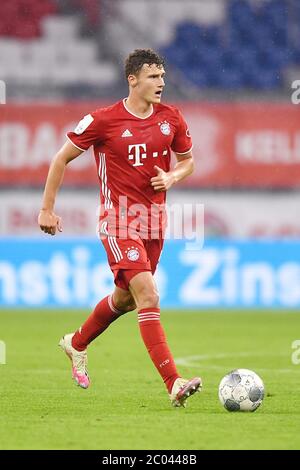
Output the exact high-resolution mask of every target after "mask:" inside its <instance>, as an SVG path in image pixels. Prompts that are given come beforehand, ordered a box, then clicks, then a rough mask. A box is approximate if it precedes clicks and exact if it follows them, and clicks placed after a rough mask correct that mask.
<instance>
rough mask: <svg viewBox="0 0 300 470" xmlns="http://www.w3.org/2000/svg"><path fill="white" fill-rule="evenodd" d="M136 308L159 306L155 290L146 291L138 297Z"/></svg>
mask: <svg viewBox="0 0 300 470" xmlns="http://www.w3.org/2000/svg"><path fill="white" fill-rule="evenodd" d="M138 303H139V305H138V308H139V310H140V309H143V308H159V295H158V292H157V291H155V290H152V291H146V292H144V293H143V295H141V296H140V298H139V302H138Z"/></svg>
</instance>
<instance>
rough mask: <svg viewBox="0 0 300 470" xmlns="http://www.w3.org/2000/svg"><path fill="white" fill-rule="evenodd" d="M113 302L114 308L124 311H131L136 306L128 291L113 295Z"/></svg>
mask: <svg viewBox="0 0 300 470" xmlns="http://www.w3.org/2000/svg"><path fill="white" fill-rule="evenodd" d="M114 303H115V306H116V308H117V309H118V310H119V311H120V312H124V313H127V312H131V311H132V310H134V309H135V308H136V306H135V303H134V300H133V298H132V296H131V294H129V293H128V294H127V293H126V294H123V295H122V296H116V297H114Z"/></svg>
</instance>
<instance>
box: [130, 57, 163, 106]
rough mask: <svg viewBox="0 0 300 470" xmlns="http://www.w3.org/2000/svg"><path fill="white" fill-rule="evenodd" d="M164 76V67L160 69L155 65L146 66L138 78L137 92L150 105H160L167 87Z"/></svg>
mask: <svg viewBox="0 0 300 470" xmlns="http://www.w3.org/2000/svg"><path fill="white" fill-rule="evenodd" d="M164 76H165V71H164V68H163V67H158V66H157V65H155V64H152V65H149V64H144V65H143V67H142V69H141V70H140V72H139V74H138V75H137V76H136V86H135V89H136V92H137V93H138V94H139V96H140V97H141V98H142V99H144V100H145V101H147V102H148V103H160V100H161V94H162V91H163V88H164V86H165V82H164Z"/></svg>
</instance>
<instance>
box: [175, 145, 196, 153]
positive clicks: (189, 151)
mask: <svg viewBox="0 0 300 470" xmlns="http://www.w3.org/2000/svg"><path fill="white" fill-rule="evenodd" d="M192 149H193V145H192V146H191V148H190V149H189V150H187V151H186V152H176V150H173V152H175V153H177V155H185V154H186V153H189V152H190V151H191V150H192Z"/></svg>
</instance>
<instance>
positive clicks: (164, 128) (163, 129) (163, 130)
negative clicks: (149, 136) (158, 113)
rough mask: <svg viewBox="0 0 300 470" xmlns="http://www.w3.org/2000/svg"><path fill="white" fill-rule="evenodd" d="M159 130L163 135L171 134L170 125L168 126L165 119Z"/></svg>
mask: <svg viewBox="0 0 300 470" xmlns="http://www.w3.org/2000/svg"><path fill="white" fill-rule="evenodd" d="M160 130H161V133H162V134H164V135H170V134H171V127H170V124H169V123H168V122H167V121H165V122H163V123H162V124H161V125H160Z"/></svg>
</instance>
